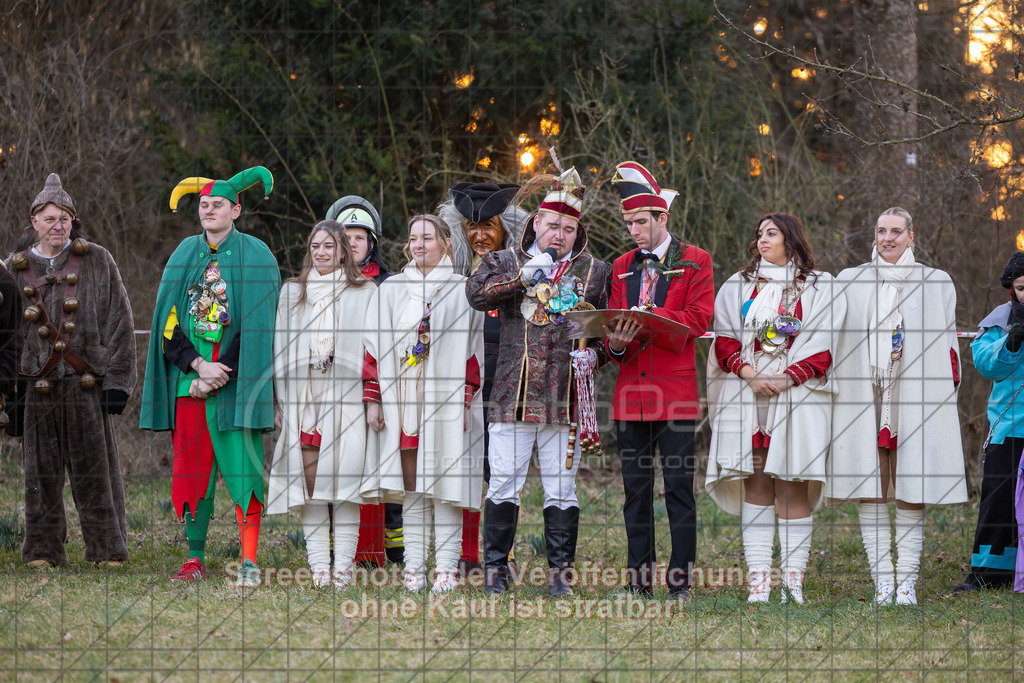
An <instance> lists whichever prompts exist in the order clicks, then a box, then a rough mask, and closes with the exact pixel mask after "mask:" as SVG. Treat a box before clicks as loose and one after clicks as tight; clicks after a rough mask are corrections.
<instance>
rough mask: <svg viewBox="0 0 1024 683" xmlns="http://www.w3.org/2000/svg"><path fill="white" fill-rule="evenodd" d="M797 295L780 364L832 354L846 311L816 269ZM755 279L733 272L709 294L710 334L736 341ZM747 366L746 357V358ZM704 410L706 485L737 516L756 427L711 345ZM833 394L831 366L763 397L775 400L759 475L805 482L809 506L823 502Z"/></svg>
mask: <svg viewBox="0 0 1024 683" xmlns="http://www.w3.org/2000/svg"><path fill="white" fill-rule="evenodd" d="M815 274H816V275H817V279H816V280H815V277H814V274H812V275H810V276H809V277H808V280H807V284H806V285H805V286H804V288H803V292H802V293H801V295H800V306H801V316H802V320H801V329H800V333H799V334H798V335H797V336H796V338H795V339H794V340H793V345H792V346H791V347H790V348H789V350H788V352H787V360H786V364H785V365H786V366H789V365H792V364H793V363H795V362H797V361H800V360H804V359H806V358H809V357H810V356H813V355H815V354H817V353H820V352H822V351H832V355H833V363H834V362H835V361H834V356H835V350H834V349H835V348H836V337H837V335H836V333H837V332H838V330H839V327H840V325H841V324H842V320H843V316H844V314H845V310H846V307H845V302H844V299H843V297H842V294H841V293H840V292H839V290H838V289H836V288H835V287H834V281H833V279H832V276H831V275H829V274H828V273H820V272H817V271H815ZM755 285H756V282H755V281H754V280H751V281H749V282H748V281H746V280H744V279H743V277H742V276H740V274H739V273H736V274H734V275H733V276H732V277H730V278H729V279H728V280H727V281H726V282H725V284H724V285H722V288H721V289H720V290H719V292H718V295H717V296H716V297H715V335H716V336H718V335H722V336H726V337H731V338H732V339H735V340H737V341H740V340H742V339H743V315H742V307H743V304H744V303H745V302H746V301H747V300H749V299H750V297H751V295H752V294H753V291H754V287H755ZM745 360H747V362H750V361H751V359H750V358H746V359H745ZM707 377H708V413H709V417H710V420H711V448H710V453H709V456H708V471H707V478H706V480H705V484H704V486H705V488H706V489H707V491H708V493H709V494H710V495H711V497H712V498H713V499H714V501H715V502H716V503H717V504H718V505H719V507H721V508H722V509H723V510H725V511H726V512H729V513H731V514H734V515H738V514H740V506H741V504H742V502H743V481H744V479H746V478H747V477H749V476H750V475H752V474H753V472H754V461H753V441H752V439H753V434H754V431H755V430H756V428H757V398H756V397H755V396H754V392H753V391H751V389H750V387H749V386H748V385H747V383H746V381H745V380H742V379H740V378H739V377H738V376H736V375H735V374H733V373H727V372H723V371H722V369H721V368H720V367H719V365H718V359H717V357H716V356H715V352H714V345H712V347H711V353H710V354H709V355H708V365H707ZM835 392H836V385H835V382H834V381H832V379H831V368H829V373H828V374H827V375H826V376H825V377H823V378H813V379H810V380H808V381H806V382H804V383H803V384H801V385H799V386H796V387H793V388H792V389H789V390H788V391H785V392H783V393H782V394H780V395H779V396H775V397H772V398H770V399H768V400H770V401H773V402H777V405H776V409H775V411H774V415H775V420H774V424H771V425H767V427H768V428H769V430H770V432H771V443H770V445H769V448H768V456H767V459H766V461H765V469H764V471H765V473H766V474H769V475H771V476H773V477H776V478H778V479H785V480H788V481H808V482H810V486H809V497H810V501H811V505H812V507H817V506H818V505H819V504H820V503H821V501H822V493H823V491H824V488H825V473H826V470H827V464H826V461H827V459H828V453H829V442H830V439H831V436H832V430H831V428H830V425H831V421H832V420H831V417H832V415H831V413H832V397H833V394H834V393H835Z"/></svg>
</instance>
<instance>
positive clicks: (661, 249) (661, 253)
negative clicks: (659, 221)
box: [640, 232, 672, 259]
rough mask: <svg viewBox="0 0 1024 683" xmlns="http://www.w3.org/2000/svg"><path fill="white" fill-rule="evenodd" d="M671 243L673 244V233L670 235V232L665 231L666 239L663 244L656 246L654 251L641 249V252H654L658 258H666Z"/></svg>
mask: <svg viewBox="0 0 1024 683" xmlns="http://www.w3.org/2000/svg"><path fill="white" fill-rule="evenodd" d="M670 244H672V235H670V234H669V233H667V232H666V233H665V239H664V240H662V241H661V244H659V245H658V246H656V247H655V248H654V250H653V251H647V250H646V249H641V250H640V253H642V254H654V255H655V256H657V257H658V259H663V258H665V253H666V252H668V247H669V245H670Z"/></svg>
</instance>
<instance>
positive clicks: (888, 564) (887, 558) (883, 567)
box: [857, 503, 896, 605]
mask: <svg viewBox="0 0 1024 683" xmlns="http://www.w3.org/2000/svg"><path fill="white" fill-rule="evenodd" d="M857 516H858V517H859V518H860V536H861V539H863V541H864V552H865V553H867V556H868V568H869V569H870V570H871V580H872V581H873V582H874V584H875V604H876V605H891V604H892V598H893V594H894V593H895V592H896V585H895V584H894V583H893V571H892V530H891V529H890V527H889V505H888V504H887V503H860V504H858V505H857Z"/></svg>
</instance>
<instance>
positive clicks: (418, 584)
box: [402, 491, 430, 591]
mask: <svg viewBox="0 0 1024 683" xmlns="http://www.w3.org/2000/svg"><path fill="white" fill-rule="evenodd" d="M429 517H430V508H429V507H427V499H426V497H425V496H424V495H423V494H422V493H420V492H419V491H406V492H405V504H404V505H403V506H402V525H403V527H404V529H405V587H406V588H407V589H408V590H411V591H421V590H423V589H424V587H426V585H427V544H428V542H429V540H430V527H428V526H427V522H428V520H429Z"/></svg>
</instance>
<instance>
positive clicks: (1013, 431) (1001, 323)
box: [954, 251, 1024, 591]
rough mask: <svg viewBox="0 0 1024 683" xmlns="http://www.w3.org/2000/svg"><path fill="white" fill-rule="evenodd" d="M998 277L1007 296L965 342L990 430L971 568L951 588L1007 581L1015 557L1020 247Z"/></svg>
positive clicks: (1023, 359) (1023, 412)
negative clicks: (984, 383) (981, 381)
mask: <svg viewBox="0 0 1024 683" xmlns="http://www.w3.org/2000/svg"><path fill="white" fill-rule="evenodd" d="M999 282H1000V283H1001V284H1002V285H1003V287H1005V288H1006V289H1009V290H1010V300H1009V301H1008V302H1006V303H1005V304H1001V305H999V306H997V307H996V308H995V309H994V310H993V311H992V312H991V313H989V314H988V315H987V316H985V319H984V320H982V321H981V322H980V323H979V324H978V328H979V330H978V335H977V336H976V337H975V339H974V342H973V343H972V344H971V351H972V353H973V354H974V367H976V368H977V369H978V372H979V373H981V375H982V376H983V377H987V378H988V379H991V380H992V394H991V395H990V396H989V400H988V423H989V430H990V431H989V438H988V443H987V446H986V447H985V462H984V472H983V478H982V483H981V505H980V506H979V508H978V527H977V530H976V531H975V533H974V549H973V551H972V554H971V571H970V573H969V574H968V575H967V578H965V579H964V581H963V583H961V584H958V585H957V586H956V587H955V588H954V590H956V591H972V590H980V589H985V588H998V587H1002V586H1008V585H1010V584H1011V583H1012V582H1013V576H1014V566H1015V563H1016V560H1017V521H1016V518H1015V515H1014V498H1015V492H1016V483H1017V472H1018V470H1019V469H1020V465H1021V452H1022V451H1024V350H1022V348H1021V347H1022V346H1024V252H1021V251H1018V252H1016V253H1014V254H1013V256H1011V257H1010V260H1009V262H1008V263H1007V264H1006V267H1005V268H1004V269H1003V274H1002V276H1001V277H1000V278H999Z"/></svg>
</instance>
